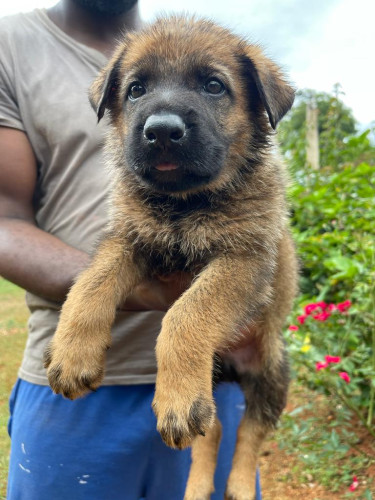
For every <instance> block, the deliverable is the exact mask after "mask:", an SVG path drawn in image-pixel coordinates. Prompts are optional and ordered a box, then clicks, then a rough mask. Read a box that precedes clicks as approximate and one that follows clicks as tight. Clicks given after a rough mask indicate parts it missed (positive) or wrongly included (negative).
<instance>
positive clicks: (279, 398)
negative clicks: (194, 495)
mask: <svg viewBox="0 0 375 500" xmlns="http://www.w3.org/2000/svg"><path fill="white" fill-rule="evenodd" d="M278 340H279V339H276V343H279V346H280V349H281V350H282V351H281V352H280V358H279V359H280V361H279V362H278V363H274V362H273V361H272V360H269V361H268V362H267V366H266V368H263V369H262V370H261V371H260V372H258V373H251V372H248V373H243V374H241V375H240V378H241V386H242V389H243V391H244V394H245V399H246V411H245V415H244V417H243V419H242V421H241V424H240V426H239V428H238V433H237V443H236V450H235V454H234V457H233V463H232V470H231V473H230V475H229V479H228V484H227V491H226V496H225V498H226V500H253V499H254V497H255V476H256V467H257V460H258V455H259V451H260V448H261V445H262V442H263V440H264V438H265V437H266V435H267V433H268V432H269V431H270V430H271V429H274V428H275V426H276V423H277V421H278V419H279V416H280V414H281V412H282V410H283V408H284V406H285V404H286V396H287V390H288V384H289V368H288V362H287V358H286V354H285V351H284V348H283V346H282V344H281V341H280V340H279V342H278Z"/></svg>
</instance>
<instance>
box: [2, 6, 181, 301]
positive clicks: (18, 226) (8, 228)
mask: <svg viewBox="0 0 375 500" xmlns="http://www.w3.org/2000/svg"><path fill="white" fill-rule="evenodd" d="M48 15H49V17H50V18H51V20H52V21H53V22H54V23H55V24H56V25H57V26H58V27H59V28H60V29H61V30H63V31H65V32H66V33H67V34H68V35H69V36H71V37H72V38H74V39H76V40H77V41H78V42H80V43H83V44H85V45H88V46H89V47H92V48H94V49H96V50H99V51H101V52H102V53H104V54H105V55H107V56H109V55H110V54H111V52H112V51H113V49H114V47H115V44H116V40H117V39H118V37H119V35H120V33H121V32H124V31H126V30H129V29H139V28H140V26H141V20H140V16H139V10H138V5H137V4H136V5H135V6H134V7H133V8H132V9H131V10H130V11H128V12H126V13H124V14H121V15H118V16H103V15H100V16H96V15H94V14H92V13H89V12H88V11H86V10H85V9H83V8H82V7H80V6H79V5H77V4H75V3H74V1H73V0H61V1H60V2H59V3H58V4H57V5H55V6H54V7H52V8H51V9H49V10H48ZM36 181H37V163H36V159H35V156H34V152H33V150H32V147H31V144H30V142H29V140H28V138H27V135H26V134H25V133H24V132H22V131H20V130H16V129H12V128H6V127H0V275H1V276H3V277H4V278H6V279H8V280H9V281H12V282H13V283H16V284H17V285H19V286H21V287H22V288H24V289H25V290H28V291H30V292H32V293H34V294H36V295H39V296H41V297H45V298H47V299H49V300H53V301H56V302H62V301H63V300H64V299H65V297H66V294H67V292H68V291H69V288H70V286H71V285H72V283H73V281H74V279H75V278H76V277H77V275H78V273H79V272H80V271H82V270H83V269H84V268H85V267H86V266H87V265H88V263H89V262H90V256H89V255H88V254H86V253H84V252H81V251H79V250H77V249H75V248H73V247H71V246H69V245H67V244H66V243H64V242H63V241H61V240H60V239H58V238H56V237H55V236H53V235H51V234H49V233H46V232H45V231H43V230H41V229H39V228H38V227H37V225H36V222H35V214H34V208H33V204H32V199H33V194H34V191H35V187H36ZM189 282H190V277H189V276H187V275H184V274H178V275H171V276H165V277H160V278H159V279H154V280H153V281H147V282H144V283H142V284H141V285H140V286H138V287H137V288H136V289H135V291H134V293H133V295H132V296H131V297H129V298H128V299H127V300H126V302H125V303H124V305H123V306H122V308H123V309H125V310H161V311H164V310H167V309H168V307H169V306H170V305H171V304H172V303H173V302H174V300H176V299H177V297H179V295H180V294H181V293H182V292H183V291H184V290H185V289H186V287H187V286H188V285H189Z"/></svg>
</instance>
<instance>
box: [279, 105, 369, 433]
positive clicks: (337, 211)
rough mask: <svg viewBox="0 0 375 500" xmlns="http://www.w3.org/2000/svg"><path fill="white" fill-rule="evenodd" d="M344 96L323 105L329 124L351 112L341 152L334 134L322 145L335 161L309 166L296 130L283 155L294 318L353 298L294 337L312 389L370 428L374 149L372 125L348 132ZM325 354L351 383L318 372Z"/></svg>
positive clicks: (300, 367)
mask: <svg viewBox="0 0 375 500" xmlns="http://www.w3.org/2000/svg"><path fill="white" fill-rule="evenodd" d="M338 102H339V101H338V100H337V97H334V98H332V99H330V100H329V102H328V103H327V106H325V107H324V110H325V114H326V117H327V118H326V119H327V120H328V121H329V122H330V123H331V125H332V123H333V122H334V116H335V113H337V112H338V111H337V110H339V115H337V116H336V118H337V119H338V120H339V118H340V115H341V116H344V117H345V120H344V122H343V126H342V127H339V130H340V139H339V141H338V142H337V151H339V152H340V154H339V155H338V154H336V153H337V151H333V150H334V145H335V143H334V141H333V140H332V141H331V140H330V141H326V142H325V143H324V144H325V146H324V148H323V151H322V152H321V157H322V156H323V158H326V159H327V161H328V159H329V161H330V163H329V164H327V165H324V166H322V167H321V168H320V169H319V170H313V169H312V168H311V167H309V166H307V165H306V164H305V160H304V148H305V141H304V136H303V131H301V130H297V131H295V137H296V138H297V137H299V142H298V141H297V142H295V143H293V144H292V143H291V142H290V141H288V140H284V143H283V144H282V146H283V151H284V154H285V156H286V157H287V158H289V159H290V158H293V169H292V174H293V183H292V185H291V187H290V191H289V194H290V200H291V208H292V224H293V232H294V237H295V240H296V244H297V249H298V254H299V257H300V262H301V279H300V291H301V294H300V297H299V300H298V303H297V305H296V310H295V316H294V317H295V318H296V317H297V316H298V315H301V314H302V312H301V311H302V309H301V308H302V307H303V306H305V305H306V304H308V303H316V302H320V301H325V302H327V303H332V304H337V303H342V302H344V301H347V300H350V301H351V303H352V307H351V308H350V311H349V312H347V313H346V315H345V316H343V315H339V314H338V313H337V310H336V312H335V314H333V313H332V314H330V315H329V317H327V318H326V319H325V320H324V321H319V320H314V319H312V320H311V317H309V318H308V321H307V320H306V322H305V323H304V324H299V323H298V322H297V325H298V326H299V330H298V331H294V332H289V333H288V337H289V341H290V344H291V352H292V354H293V358H294V361H295V363H296V366H297V373H298V376H299V377H300V378H301V379H303V380H304V382H305V383H307V384H308V385H309V387H312V388H314V389H316V390H322V391H325V392H329V393H331V394H335V395H336V396H337V397H339V398H340V399H341V400H342V401H343V402H344V403H345V404H346V405H347V406H348V407H350V408H351V410H353V411H355V412H356V413H357V415H358V416H359V417H360V418H361V420H362V422H363V423H364V424H365V425H367V427H368V428H369V429H370V428H371V426H373V424H374V412H375V411H374V405H375V245H374V243H375V204H374V199H375V148H374V146H373V145H372V144H371V141H370V140H369V134H370V131H369V130H368V131H365V132H363V133H362V134H359V135H348V136H346V137H345V136H344V135H343V131H345V130H346V128H347V127H348V123H349V122H348V115H347V114H346V113H344V111H345V110H344V108H343V107H342V106H339V105H338ZM343 110H344V111H343ZM297 113H298V115H299V114H300V113H301V110H300V109H298V110H297ZM292 122H293V116H292V117H291V118H289V123H287V126H286V129H284V130H283V131H282V137H284V139H285V137H286V135H287V132H288V127H290V124H291V123H292ZM319 127H320V129H321V131H320V132H321V133H320V137H322V134H326V135H327V134H329V133H330V130H329V128H327V127H326V126H325V125H324V123H320V125H319ZM331 132H332V133H331V135H332V137H334V132H335V131H334V130H332V131H331ZM336 135H337V134H336ZM321 147H322V143H321ZM364 159H365V160H366V161H363V160H364ZM292 321H293V320H292ZM306 339H308V341H309V344H308V346H309V347H308V348H307V347H306V345H305V344H304V342H305V341H306ZM304 345H305V352H304V349H303V346H304ZM301 349H302V350H301ZM327 355H328V356H340V357H341V359H342V361H341V363H340V370H341V371H342V372H347V373H348V374H349V376H350V380H351V381H350V384H345V382H343V380H342V379H340V378H339V377H335V376H334V372H335V368H334V367H332V366H330V367H329V368H328V369H326V370H318V371H317V370H316V368H315V363H316V362H318V361H324V359H325V356H327ZM374 435H375V434H374Z"/></svg>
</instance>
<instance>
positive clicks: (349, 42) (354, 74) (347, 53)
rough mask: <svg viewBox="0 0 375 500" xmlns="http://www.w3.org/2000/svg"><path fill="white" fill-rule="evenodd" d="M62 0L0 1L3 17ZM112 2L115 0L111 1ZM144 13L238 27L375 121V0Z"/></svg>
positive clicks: (246, 3) (160, 7)
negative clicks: (175, 14)
mask: <svg viewBox="0 0 375 500" xmlns="http://www.w3.org/2000/svg"><path fill="white" fill-rule="evenodd" d="M56 1H57V0H12V2H6V3H5V2H2V3H1V4H0V17H3V16H5V15H9V14H14V13H17V12H20V11H29V10H32V9H33V8H35V7H50V6H52V5H54V4H55V3H56ZM108 1H110V0H108ZM139 4H140V10H141V14H142V17H143V18H144V19H145V20H148V21H149V20H152V19H153V18H154V17H155V16H157V15H158V14H160V13H171V12H189V13H195V14H197V15H200V16H204V17H209V18H211V19H213V20H215V21H218V22H219V23H221V24H223V25H224V26H226V27H228V28H231V29H233V30H234V31H235V32H237V33H238V34H240V35H242V36H245V37H246V38H248V39H249V40H250V41H252V42H256V43H259V44H260V45H262V47H263V48H264V49H265V51H266V53H267V54H268V55H269V56H270V57H272V59H274V60H275V62H277V63H278V64H279V65H281V67H282V68H283V69H284V70H285V72H286V74H287V75H288V77H289V79H290V80H291V81H292V82H293V83H294V85H295V86H296V87H297V88H299V89H303V88H312V89H315V90H318V91H325V92H331V91H332V90H333V86H334V85H335V84H336V83H340V84H341V88H342V91H343V93H344V94H343V95H342V96H341V98H342V99H343V101H344V102H345V104H346V105H347V106H349V107H350V108H351V109H352V110H353V114H354V117H355V118H356V120H357V121H358V122H359V123H360V124H361V128H363V127H365V126H367V125H369V124H370V123H371V122H375V99H374V81H375V61H374V56H375V27H374V19H375V2H374V1H373V0H355V1H354V0H189V2H183V1H181V0H159V1H158V2H156V1H155V0H139Z"/></svg>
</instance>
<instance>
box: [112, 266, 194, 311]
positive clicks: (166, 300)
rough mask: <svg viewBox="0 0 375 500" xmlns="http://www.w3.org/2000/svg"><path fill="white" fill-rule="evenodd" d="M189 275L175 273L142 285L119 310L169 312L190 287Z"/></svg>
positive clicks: (190, 279)
mask: <svg viewBox="0 0 375 500" xmlns="http://www.w3.org/2000/svg"><path fill="white" fill-rule="evenodd" d="M191 281H192V276H191V274H189V273H183V272H181V273H173V274H169V275H167V276H159V277H157V278H154V279H152V280H147V281H146V280H145V281H143V282H142V283H140V284H139V285H138V286H137V287H136V288H135V289H134V292H133V293H132V295H130V296H129V297H128V298H127V299H126V300H125V302H124V304H122V305H121V306H120V307H119V309H120V310H123V311H167V310H168V309H169V308H170V306H171V305H172V304H173V303H174V302H175V301H176V300H177V299H178V298H179V297H180V295H181V294H182V293H183V292H184V291H185V290H186V289H187V288H189V286H190V283H191Z"/></svg>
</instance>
